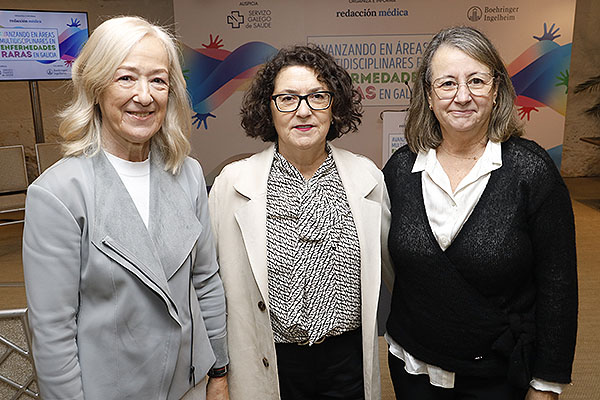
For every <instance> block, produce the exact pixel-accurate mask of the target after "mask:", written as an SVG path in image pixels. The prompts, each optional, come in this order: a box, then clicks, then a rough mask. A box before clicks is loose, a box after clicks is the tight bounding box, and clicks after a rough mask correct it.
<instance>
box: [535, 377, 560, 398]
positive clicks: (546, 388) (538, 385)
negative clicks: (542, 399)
mask: <svg viewBox="0 0 600 400" xmlns="http://www.w3.org/2000/svg"><path fill="white" fill-rule="evenodd" d="M529 386H531V387H532V388H534V389H535V390H539V391H542V392H554V393H556V394H561V393H562V391H563V389H564V388H565V386H566V384H563V383H555V382H548V381H545V380H542V379H537V378H533V379H532V380H531V382H529Z"/></svg>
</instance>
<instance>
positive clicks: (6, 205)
mask: <svg viewBox="0 0 600 400" xmlns="http://www.w3.org/2000/svg"><path fill="white" fill-rule="evenodd" d="M28 184H29V182H28V181H27V168H26V166H25V151H24V149H23V146H22V145H16V146H4V147H0V226H2V225H9V224H16V223H19V222H23V218H20V217H19V218H17V219H9V218H6V219H5V218H2V217H3V215H2V214H6V213H14V212H19V211H24V210H25V193H26V192H27V185H28Z"/></svg>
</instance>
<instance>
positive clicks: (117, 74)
mask: <svg viewBox="0 0 600 400" xmlns="http://www.w3.org/2000/svg"><path fill="white" fill-rule="evenodd" d="M178 56H179V55H178V52H177V47H176V44H175V40H174V38H173V37H172V36H171V35H170V34H169V33H167V31H166V30H164V29H163V28H161V27H159V26H156V25H153V24H151V23H149V22H147V21H145V20H144V19H142V18H139V17H118V18H113V19H110V20H108V21H106V22H104V23H102V24H100V26H98V28H97V29H96V30H95V31H94V32H93V33H92V35H91V36H90V38H89V40H88V42H87V43H86V44H85V46H84V48H83V49H82V51H81V54H80V55H79V57H78V58H77V60H76V61H75V63H74V64H73V89H74V97H73V100H72V102H71V103H70V105H69V106H68V107H67V109H66V110H65V111H64V112H63V113H62V118H63V120H62V123H61V125H60V134H61V136H62V137H63V140H64V149H65V157H64V158H63V159H62V160H60V161H58V162H57V163H56V164H54V165H53V166H52V167H50V168H49V169H47V170H46V171H45V172H44V173H43V174H42V175H41V176H40V177H39V178H38V179H36V180H35V182H33V183H32V184H31V186H30V187H29V189H28V192H27V205H26V217H25V228H24V232H23V268H24V273H25V285H26V290H27V302H28V307H29V321H30V326H31V330H32V336H33V344H32V349H33V356H34V359H35V365H36V369H37V376H38V383H39V388H40V393H41V396H43V398H44V399H84V398H85V399H86V400H94V399H101V400H107V399H115V400H116V399H126V398H134V399H156V400H167V399H168V400H171V399H173V400H175V399H182V398H184V399H188V400H190V399H194V400H196V399H198V400H204V399H208V400H226V399H228V389H227V380H226V377H225V375H226V373H227V365H228V363H229V358H228V352H227V332H226V320H225V297H224V292H223V285H222V283H221V279H220V277H219V275H218V273H217V272H218V265H217V260H216V254H215V249H214V246H213V238H212V234H211V229H210V221H209V214H208V198H207V193H206V186H205V182H204V176H203V173H202V168H201V167H200V165H199V164H198V162H197V161H195V160H193V159H191V158H189V157H187V154H188V153H189V150H190V145H189V142H188V139H187V136H188V134H189V132H190V126H191V117H190V116H191V111H190V104H189V101H188V97H187V93H186V84H185V80H184V77H183V74H182V71H181V66H180V64H179V58H178Z"/></svg>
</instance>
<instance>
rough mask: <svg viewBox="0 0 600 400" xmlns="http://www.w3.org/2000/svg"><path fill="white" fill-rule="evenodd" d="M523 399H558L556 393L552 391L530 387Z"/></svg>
mask: <svg viewBox="0 0 600 400" xmlns="http://www.w3.org/2000/svg"><path fill="white" fill-rule="evenodd" d="M525 400H558V394H557V393H554V392H542V391H540V390H535V389H534V388H532V387H530V388H529V390H528V391H527V396H525Z"/></svg>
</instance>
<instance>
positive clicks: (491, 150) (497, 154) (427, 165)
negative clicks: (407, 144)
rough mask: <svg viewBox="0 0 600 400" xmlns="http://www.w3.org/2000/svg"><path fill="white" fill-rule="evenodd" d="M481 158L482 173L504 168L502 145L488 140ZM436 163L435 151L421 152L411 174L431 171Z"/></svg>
mask: <svg viewBox="0 0 600 400" xmlns="http://www.w3.org/2000/svg"><path fill="white" fill-rule="evenodd" d="M481 158H482V160H481V163H479V164H480V168H481V170H482V172H483V171H486V172H491V171H493V170H495V169H498V168H500V167H501V166H502V145H501V144H500V143H498V142H492V141H491V140H488V142H487V144H486V146H485V150H484V151H483V155H482V156H481ZM436 162H437V157H436V151H435V149H429V150H427V151H423V150H421V151H419V153H418V154H417V159H416V160H415V163H414V164H413V168H412V171H411V172H412V173H415V172H422V171H425V170H428V171H430V170H431V169H432V168H433V166H434V165H435V163H436Z"/></svg>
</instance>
